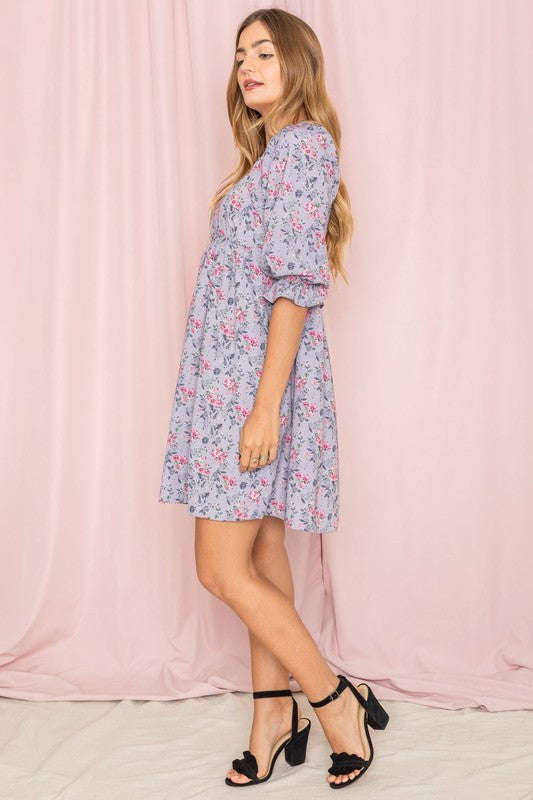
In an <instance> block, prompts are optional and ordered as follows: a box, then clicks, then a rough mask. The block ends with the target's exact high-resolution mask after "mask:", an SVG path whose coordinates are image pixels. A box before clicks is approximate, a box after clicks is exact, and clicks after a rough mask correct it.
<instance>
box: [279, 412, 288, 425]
mask: <svg viewBox="0 0 533 800" xmlns="http://www.w3.org/2000/svg"><path fill="white" fill-rule="evenodd" d="M279 424H280V425H281V427H282V428H283V427H284V426H285V425H288V424H289V415H288V414H280V415H279Z"/></svg>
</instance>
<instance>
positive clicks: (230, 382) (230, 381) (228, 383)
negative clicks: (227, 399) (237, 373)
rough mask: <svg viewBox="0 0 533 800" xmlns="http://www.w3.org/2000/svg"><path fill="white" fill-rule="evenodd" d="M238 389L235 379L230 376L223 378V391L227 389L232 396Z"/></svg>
mask: <svg viewBox="0 0 533 800" xmlns="http://www.w3.org/2000/svg"><path fill="white" fill-rule="evenodd" d="M238 388H239V384H238V382H237V381H236V380H235V378H232V377H230V376H228V377H227V378H224V389H227V390H228V391H229V392H231V393H232V394H235V392H236V391H237V389H238Z"/></svg>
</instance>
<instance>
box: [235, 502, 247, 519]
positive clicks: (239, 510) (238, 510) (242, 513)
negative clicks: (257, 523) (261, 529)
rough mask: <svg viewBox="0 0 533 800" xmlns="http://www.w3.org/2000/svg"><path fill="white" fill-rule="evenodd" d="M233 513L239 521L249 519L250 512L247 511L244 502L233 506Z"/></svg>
mask: <svg viewBox="0 0 533 800" xmlns="http://www.w3.org/2000/svg"><path fill="white" fill-rule="evenodd" d="M233 513H234V514H235V515H236V516H237V517H238V518H239V519H248V511H247V510H246V507H245V501H244V500H241V502H240V503H239V504H238V505H236V506H233Z"/></svg>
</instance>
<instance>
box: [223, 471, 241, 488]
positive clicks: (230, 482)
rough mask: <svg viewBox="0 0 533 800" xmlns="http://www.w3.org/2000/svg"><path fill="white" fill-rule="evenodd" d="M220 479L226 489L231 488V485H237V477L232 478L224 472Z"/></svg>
mask: <svg viewBox="0 0 533 800" xmlns="http://www.w3.org/2000/svg"><path fill="white" fill-rule="evenodd" d="M222 481H223V483H224V487H225V488H226V489H231V487H232V486H236V485H237V478H234V477H233V475H227V474H226V473H224V474H223V475H222Z"/></svg>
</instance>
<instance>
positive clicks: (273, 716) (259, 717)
mask: <svg viewBox="0 0 533 800" xmlns="http://www.w3.org/2000/svg"><path fill="white" fill-rule="evenodd" d="M352 696H353V695H352ZM354 699H355V698H354ZM298 719H300V710H299V709H298ZM291 722H292V698H291V697H262V698H260V699H259V700H258V701H257V702H255V701H254V718H253V722H252V730H251V733H250V743H249V746H248V749H249V750H250V752H251V753H253V754H254V756H255V757H256V759H257V767H258V772H257V777H258V778H263V777H264V776H265V775H266V774H267V772H268V769H269V765H270V756H271V754H272V747H273V746H274V742H275V741H276V740H277V739H279V738H281V737H282V736H283V735H284V734H286V733H289V731H290V730H291ZM227 777H228V778H231V780H232V781H235V783H250V778H248V776H247V775H243V774H242V773H241V772H237V771H236V770H234V769H230V770H229V772H228V773H227Z"/></svg>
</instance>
